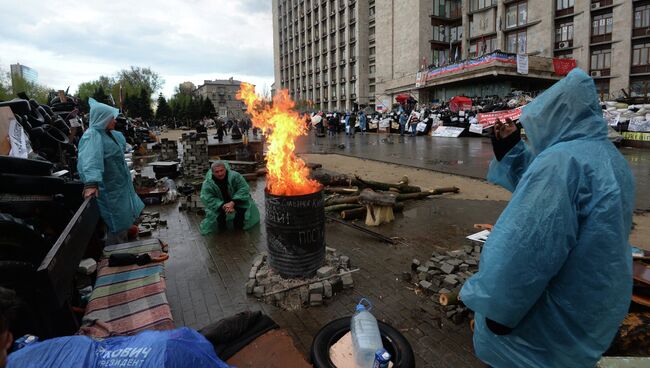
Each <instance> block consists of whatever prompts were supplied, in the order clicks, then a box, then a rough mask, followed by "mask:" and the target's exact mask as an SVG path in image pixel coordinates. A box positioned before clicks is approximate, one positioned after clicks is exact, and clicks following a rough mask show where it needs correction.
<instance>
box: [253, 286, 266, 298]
mask: <svg viewBox="0 0 650 368" xmlns="http://www.w3.org/2000/svg"><path fill="white" fill-rule="evenodd" d="M253 294H255V297H257V298H261V297H262V296H263V295H264V286H255V287H254V288H253Z"/></svg>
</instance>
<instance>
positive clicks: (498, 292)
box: [460, 69, 634, 368]
mask: <svg viewBox="0 0 650 368" xmlns="http://www.w3.org/2000/svg"><path fill="white" fill-rule="evenodd" d="M520 121H521V123H522V125H523V127H524V128H525V130H526V136H527V137H528V140H529V144H528V145H527V144H524V142H522V141H521V140H520V139H519V138H518V137H519V132H518V131H515V132H514V133H512V134H507V133H509V132H510V131H512V130H513V129H514V128H509V127H507V126H502V127H498V128H497V132H498V133H497V138H501V139H500V140H498V141H497V142H496V144H495V154H496V156H497V157H496V158H497V159H496V160H493V161H492V163H491V164H490V169H489V173H488V179H489V180H490V181H491V182H493V183H496V184H500V185H502V186H504V187H505V188H506V189H509V190H511V191H514V192H513V195H512V199H511V200H510V203H509V204H508V206H507V207H506V209H505V210H504V211H503V213H502V214H501V217H500V218H499V220H498V221H497V223H496V224H495V226H494V230H493V231H492V233H491V234H490V236H489V238H488V240H487V242H486V243H485V245H484V247H483V251H482V254H481V260H480V268H479V272H478V273H476V274H475V275H474V276H473V277H471V278H470V279H469V280H467V282H466V283H465V285H463V288H462V289H461V293H460V298H461V300H462V301H463V302H464V303H465V305H467V307H469V308H470V309H472V310H473V311H474V312H475V331H474V348H475V352H476V355H477V356H478V357H479V358H480V359H481V360H483V361H484V362H485V363H487V364H489V365H490V366H492V367H497V368H500V367H536V368H538V367H572V368H579V367H585V368H586V367H589V368H592V367H594V366H595V365H596V362H597V361H598V360H599V358H600V356H601V355H602V354H603V352H605V351H606V350H607V348H608V347H609V345H610V344H611V342H612V340H613V338H614V336H615V334H616V332H617V330H618V327H619V324H620V322H621V321H622V320H623V318H624V317H625V315H626V313H627V310H628V307H629V303H630V297H631V292H632V256H631V252H630V245H629V243H628V236H629V233H630V228H631V225H632V210H633V205H634V180H633V177H632V174H631V172H630V169H629V167H628V165H627V162H626V161H625V159H624V158H623V156H622V155H621V154H620V153H619V152H618V150H617V149H616V148H615V147H614V146H613V145H612V144H611V143H610V142H609V141H608V139H607V124H606V123H605V121H604V120H603V115H602V110H601V108H600V105H599V102H598V97H597V93H596V88H595V85H594V82H593V80H592V79H591V78H590V77H589V76H588V75H587V74H586V73H585V72H583V71H582V70H579V69H574V70H573V71H572V72H571V73H569V75H568V76H567V77H565V78H564V79H563V80H562V81H560V82H558V83H556V84H555V85H554V86H553V87H551V88H550V89H548V90H547V91H546V92H545V93H543V94H542V95H540V96H539V97H537V98H536V99H535V100H534V101H533V102H531V103H530V104H529V105H527V106H526V107H524V109H523V113H522V116H521V119H520ZM504 133H506V134H504ZM499 136H500V137H499ZM504 145H506V147H504Z"/></svg>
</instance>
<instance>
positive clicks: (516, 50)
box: [506, 30, 526, 54]
mask: <svg viewBox="0 0 650 368" xmlns="http://www.w3.org/2000/svg"><path fill="white" fill-rule="evenodd" d="M506 51H507V52H510V53H513V54H525V53H526V30H523V31H520V32H512V33H508V35H507V36H506Z"/></svg>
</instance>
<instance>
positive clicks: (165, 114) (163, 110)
mask: <svg viewBox="0 0 650 368" xmlns="http://www.w3.org/2000/svg"><path fill="white" fill-rule="evenodd" d="M171 115H172V110H171V108H170V107H169V104H168V103H167V100H166V99H165V96H163V94H162V93H160V94H159V95H158V107H157V108H156V119H158V120H162V121H164V120H167V119H169V118H170V117H171Z"/></svg>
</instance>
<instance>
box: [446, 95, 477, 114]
mask: <svg viewBox="0 0 650 368" xmlns="http://www.w3.org/2000/svg"><path fill="white" fill-rule="evenodd" d="M471 108H472V100H471V99H470V98H468V97H464V96H456V97H452V99H451V100H449V109H450V110H451V112H458V111H461V110H469V109H471Z"/></svg>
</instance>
